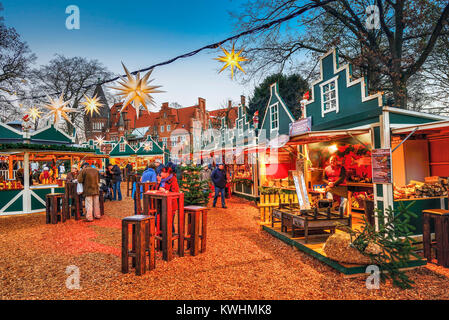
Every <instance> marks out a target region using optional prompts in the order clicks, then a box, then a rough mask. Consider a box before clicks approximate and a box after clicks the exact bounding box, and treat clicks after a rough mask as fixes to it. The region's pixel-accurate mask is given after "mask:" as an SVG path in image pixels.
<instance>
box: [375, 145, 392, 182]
mask: <svg viewBox="0 0 449 320" xmlns="http://www.w3.org/2000/svg"><path fill="white" fill-rule="evenodd" d="M371 161H372V168H373V183H392V174H391V149H373V150H371Z"/></svg>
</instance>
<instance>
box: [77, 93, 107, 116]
mask: <svg viewBox="0 0 449 320" xmlns="http://www.w3.org/2000/svg"><path fill="white" fill-rule="evenodd" d="M84 99H86V101H84V102H81V104H83V105H84V110H85V111H86V114H89V112H90V116H91V117H92V116H93V113H94V111H95V112H96V113H97V114H98V115H100V111H99V110H98V108H100V107H102V106H103V104H102V103H101V102H100V100H99V98H98V97H97V95H95V96H94V97H92V98H89V97H88V96H86V95H84Z"/></svg>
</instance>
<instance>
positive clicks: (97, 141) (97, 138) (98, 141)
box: [95, 137, 104, 146]
mask: <svg viewBox="0 0 449 320" xmlns="http://www.w3.org/2000/svg"><path fill="white" fill-rule="evenodd" d="M95 138H96V140H95V142H96V143H97V144H98V145H100V146H101V145H102V144H103V143H104V137H95Z"/></svg>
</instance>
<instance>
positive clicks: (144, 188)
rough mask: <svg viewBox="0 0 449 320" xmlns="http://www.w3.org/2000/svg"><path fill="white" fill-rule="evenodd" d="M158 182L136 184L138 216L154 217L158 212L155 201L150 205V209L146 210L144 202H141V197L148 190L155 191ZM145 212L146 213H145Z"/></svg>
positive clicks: (135, 194) (135, 197) (135, 199)
mask: <svg viewBox="0 0 449 320" xmlns="http://www.w3.org/2000/svg"><path fill="white" fill-rule="evenodd" d="M156 185H157V183H156V182H136V192H135V193H134V202H135V208H136V214H151V215H154V213H155V212H156V211H155V210H154V205H153V201H152V202H151V203H150V206H149V208H146V209H145V210H143V209H142V201H141V200H140V196H141V195H142V194H144V193H145V192H147V191H148V190H154V189H155V188H156ZM140 187H142V192H141V191H140ZM144 211H145V213H144Z"/></svg>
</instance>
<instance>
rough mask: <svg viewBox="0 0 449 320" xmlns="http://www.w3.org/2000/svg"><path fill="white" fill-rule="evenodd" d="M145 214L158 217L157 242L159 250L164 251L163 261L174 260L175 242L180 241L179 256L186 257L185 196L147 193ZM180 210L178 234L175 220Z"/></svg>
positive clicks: (172, 193) (156, 192)
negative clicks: (174, 227)
mask: <svg viewBox="0 0 449 320" xmlns="http://www.w3.org/2000/svg"><path fill="white" fill-rule="evenodd" d="M143 205H144V208H143V213H144V214H145V213H148V212H150V213H151V212H153V213H151V215H153V214H154V215H158V217H159V218H158V219H157V230H156V240H157V249H158V250H162V259H164V260H166V261H171V260H172V259H173V241H175V240H178V255H179V256H180V257H183V256H184V224H185V221H184V194H183V193H178V192H165V191H147V192H146V193H145V194H144V195H143ZM174 205H176V206H177V209H178V219H177V222H178V230H177V231H178V232H177V233H174V232H173V229H172V228H173V218H174V216H175V213H176V209H173V207H174ZM151 206H153V207H152V208H151Z"/></svg>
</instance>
